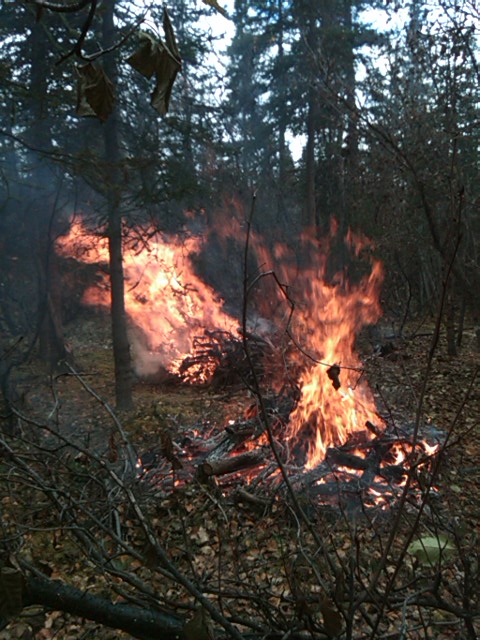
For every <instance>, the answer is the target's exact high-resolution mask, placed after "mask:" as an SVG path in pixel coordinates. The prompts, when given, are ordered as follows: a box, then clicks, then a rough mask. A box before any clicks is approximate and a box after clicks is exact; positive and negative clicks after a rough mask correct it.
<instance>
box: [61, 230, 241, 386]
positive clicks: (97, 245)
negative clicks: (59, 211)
mask: <svg viewBox="0 0 480 640" xmlns="http://www.w3.org/2000/svg"><path fill="white" fill-rule="evenodd" d="M144 236H145V237H148V242H141V241H140V240H139V239H137V240H136V241H135V240H132V239H128V240H126V241H125V243H124V249H123V268H124V277H125V308H126V311H127V314H128V316H129V317H130V318H131V320H132V322H133V323H134V326H132V327H131V328H130V341H131V346H132V352H133V356H134V364H135V369H136V372H137V373H138V374H139V375H141V376H149V375H153V374H155V373H157V372H158V370H159V368H160V367H163V368H165V369H168V370H169V371H171V372H173V373H176V372H177V371H178V368H179V366H180V364H181V362H182V360H183V358H184V357H185V356H186V355H187V354H189V353H191V351H192V349H193V340H194V338H195V336H198V335H202V334H203V332H204V331H205V330H209V329H222V330H225V331H231V332H236V331H237V328H238V322H237V321H236V320H235V319H234V318H232V317H230V316H229V315H228V314H226V313H225V312H224V311H223V309H222V300H221V299H220V298H219V296H218V295H217V294H216V293H215V292H214V290H213V289H212V288H211V287H209V286H208V285H207V284H205V283H204V282H202V281H201V279H200V278H199V277H198V276H197V275H196V274H195V270H194V266H193V264H192V260H191V256H192V255H193V254H196V253H198V252H199V251H200V249H201V246H202V242H201V239H200V238H198V237H187V238H184V239H179V238H177V237H169V236H166V235H162V234H161V233H159V232H155V231H153V230H145V231H144ZM56 249H57V252H58V253H59V254H60V255H63V256H66V257H71V256H74V257H75V258H76V259H78V260H80V261H82V262H85V263H90V264H93V263H98V264H102V263H104V264H108V241H107V239H106V238H105V237H102V236H99V235H96V234H94V233H92V232H89V231H88V230H87V229H86V228H85V226H84V225H83V224H82V223H81V222H78V221H74V222H73V223H72V226H71V229H70V231H69V233H68V234H67V235H66V236H62V237H60V238H58V240H57V245H56ZM83 302H85V304H88V305H96V306H102V307H109V306H110V286H109V282H108V278H107V276H106V275H104V276H103V277H102V280H101V282H97V283H96V285H95V286H93V287H90V288H89V289H87V290H86V291H85V293H84V296H83Z"/></svg>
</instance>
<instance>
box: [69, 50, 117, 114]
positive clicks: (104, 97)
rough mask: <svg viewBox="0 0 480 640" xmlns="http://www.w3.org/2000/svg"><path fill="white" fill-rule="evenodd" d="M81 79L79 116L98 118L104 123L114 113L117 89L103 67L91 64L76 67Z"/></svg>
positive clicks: (78, 99)
mask: <svg viewBox="0 0 480 640" xmlns="http://www.w3.org/2000/svg"><path fill="white" fill-rule="evenodd" d="M76 71H77V74H78V77H79V81H78V87H77V115H79V116H96V117H97V118H99V119H100V120H102V122H105V120H107V118H108V116H109V115H110V114H111V113H112V111H113V106H114V103H115V89H114V86H113V83H112V82H111V81H110V79H109V78H108V76H107V74H106V73H105V71H104V70H103V69H102V68H101V67H96V66H95V65H93V64H91V63H90V62H89V63H88V64H85V65H81V66H80V65H79V66H77V67H76Z"/></svg>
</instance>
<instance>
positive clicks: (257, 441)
mask: <svg viewBox="0 0 480 640" xmlns="http://www.w3.org/2000/svg"><path fill="white" fill-rule="evenodd" d="M238 231H239V230H238V229H237V231H236V234H234V237H235V236H236V237H239V234H238ZM223 233H224V234H225V233H226V232H225V229H224V230H223ZM250 241H251V246H252V251H253V252H254V254H255V256H256V260H257V265H258V269H257V271H256V272H255V274H254V275H253V276H252V278H251V280H252V281H254V282H255V284H256V285H257V287H256V289H257V295H256V297H255V298H254V299H253V300H248V301H244V304H247V303H248V304H252V306H254V308H255V313H254V314H250V315H249V321H248V323H247V324H246V325H243V326H242V324H241V322H239V320H238V318H237V317H235V315H234V314H230V313H227V312H226V311H225V308H224V303H223V300H222V298H221V297H220V296H219V295H218V294H217V293H216V292H215V290H214V289H213V287H211V286H210V285H209V284H207V283H205V282H204V281H203V280H202V278H201V277H200V276H199V275H198V273H197V270H196V268H195V264H194V258H195V256H198V255H199V253H200V252H201V251H202V249H203V248H204V247H205V246H206V243H208V238H207V237H206V236H205V235H202V236H195V235H187V236H185V237H183V238H181V239H180V238H179V237H178V236H175V237H170V236H167V235H164V234H161V233H159V232H158V231H154V230H152V229H145V230H144V231H143V233H142V234H141V236H140V235H139V236H138V237H132V236H129V237H128V238H126V239H125V243H124V273H125V282H126V287H125V291H126V294H125V295H126V299H125V303H126V310H127V313H128V316H129V319H130V339H131V344H132V352H133V356H134V363H135V370H136V373H137V375H138V376H139V377H141V378H144V379H150V380H152V379H153V380H159V379H161V380H165V379H166V377H167V376H169V377H170V379H171V380H176V381H178V382H180V381H181V382H184V383H185V382H187V383H190V384H192V383H194V384H209V385H215V384H216V385H217V386H218V385H220V384H222V385H223V386H228V385H230V384H233V382H234V381H236V382H238V381H239V380H241V381H242V382H243V383H245V384H246V385H247V386H250V387H251V386H252V385H251V382H252V376H254V377H255V378H256V381H257V382H259V383H260V386H261V388H262V393H264V397H263V404H264V407H265V406H266V407H267V409H268V411H267V413H268V420H269V423H270V425H271V432H272V433H273V434H274V437H275V439H276V442H277V447H278V450H279V451H280V455H281V458H282V460H283V464H284V465H285V467H286V468H287V469H288V472H289V475H290V477H291V478H292V482H293V484H294V485H295V486H296V487H297V488H299V489H301V490H302V491H307V492H308V494H309V495H310V496H312V497H315V498H317V499H318V500H319V501H321V502H323V503H325V502H328V503H335V504H339V502H341V501H342V500H344V499H346V498H348V500H350V502H352V501H353V503H360V502H361V504H362V505H365V504H367V505H373V504H377V505H378V504H380V505H381V506H384V505H386V504H388V503H389V502H390V501H391V499H392V497H394V496H395V494H396V493H398V491H399V490H401V488H402V486H403V484H404V483H405V480H406V477H407V473H408V469H409V465H411V464H412V461H414V464H415V465H417V467H418V466H419V465H423V464H428V462H429V460H430V459H431V456H432V455H433V454H434V452H435V446H436V443H435V442H431V443H430V444H427V443H425V442H420V443H417V442H416V437H414V435H413V431H412V429H411V428H409V427H408V426H405V425H402V426H399V425H392V424H387V423H386V422H385V421H384V420H383V419H382V418H381V417H380V415H379V412H378V410H377V407H376V404H375V399H374V395H373V393H372V391H371V389H370V387H369V386H368V382H367V380H366V376H365V375H364V369H363V365H362V362H361V360H360V358H359V356H358V354H357V353H356V350H355V342H356V338H357V336H358V334H359V332H360V331H361V330H362V328H363V327H365V326H367V325H371V324H375V323H376V322H377V321H378V320H379V318H380V317H381V307H380V303H379V296H380V288H381V284H382V280H383V271H382V265H381V263H380V262H379V261H378V260H376V259H375V257H374V256H373V252H372V246H371V243H370V242H369V241H368V240H367V239H366V238H365V237H363V236H360V235H355V234H353V233H352V232H349V233H348V234H347V237H346V238H345V239H344V241H343V247H342V249H343V251H344V253H345V255H347V254H348V256H349V259H348V260H346V261H345V262H344V265H343V268H342V269H335V268H333V264H332V260H331V251H330V248H331V245H332V244H333V243H335V242H336V243H337V244H338V230H337V228H336V225H335V224H332V227H331V230H330V234H329V236H328V237H327V238H325V239H324V240H322V241H318V240H316V239H312V238H311V237H309V236H308V235H305V236H304V237H303V238H302V240H301V242H300V245H299V246H297V247H296V249H295V251H294V250H293V249H292V248H290V247H288V246H287V245H285V244H277V245H275V246H274V247H273V249H272V248H269V247H267V245H266V243H265V242H264V241H263V240H262V239H261V238H259V237H258V236H256V235H255V234H253V233H252V235H251V238H250ZM57 252H58V253H59V254H60V255H62V256H64V257H68V258H73V259H75V260H77V261H80V262H83V263H88V264H97V265H99V266H100V267H101V266H102V265H105V264H107V263H108V245H107V241H106V239H105V238H104V237H102V236H98V235H95V234H93V233H92V232H89V231H88V230H87V229H86V228H85V226H84V225H83V224H82V223H81V222H79V221H75V222H74V223H72V225H71V229H70V231H69V233H68V234H67V235H65V236H63V237H61V238H59V239H58V241H57ZM298 256H300V257H301V259H300V260H299V259H298ZM345 265H348V268H347V267H346V266H345ZM83 302H84V303H85V304H86V305H94V306H99V307H104V308H108V307H109V305H110V293H109V287H108V278H107V276H106V274H105V271H102V270H101V269H100V270H99V275H98V280H97V281H96V282H95V284H93V285H92V286H90V287H89V288H88V289H87V290H86V291H85V292H84V295H83ZM246 350H247V351H248V355H249V357H248V358H247V357H246ZM252 362H254V366H253V370H252ZM258 400H259V398H257V401H256V402H255V403H254V404H253V405H252V407H251V408H250V410H249V411H248V412H247V413H246V414H245V415H244V416H242V417H241V418H239V419H235V420H232V421H231V422H230V424H228V425H227V426H225V427H224V428H222V429H220V430H219V431H218V430H217V431H216V432H215V430H213V431H212V429H209V430H208V429H207V430H205V429H203V430H202V431H203V432H202V433H191V434H186V435H185V436H184V438H183V440H182V441H181V442H180V443H178V442H177V443H175V444H173V443H172V442H168V443H167V444H166V443H165V442H162V443H161V444H160V445H159V447H158V448H157V449H156V450H155V451H153V452H148V454H145V455H143V456H142V457H141V458H140V459H139V462H138V470H137V471H138V476H139V478H142V479H143V480H145V481H147V480H148V482H150V483H152V481H154V483H155V484H156V486H157V487H162V488H163V489H165V488H166V487H167V486H168V485H169V484H172V483H178V482H184V481H187V480H188V478H189V477H191V476H192V475H193V474H195V475H197V476H198V477H200V478H201V479H203V480H206V479H212V478H217V479H218V478H221V479H222V480H221V481H222V484H223V486H226V485H228V484H229V483H233V484H237V485H238V484H239V482H241V481H244V482H250V481H251V480H252V479H255V482H256V483H258V482H259V481H260V480H266V479H269V482H271V483H275V482H279V473H278V464H277V463H276V462H275V461H274V460H273V457H272V451H271V447H270V446H269V444H268V441H267V437H266V433H265V424H264V422H265V420H264V418H265V413H264V414H263V415H259V408H258V407H259V402H258ZM207 431H210V433H207Z"/></svg>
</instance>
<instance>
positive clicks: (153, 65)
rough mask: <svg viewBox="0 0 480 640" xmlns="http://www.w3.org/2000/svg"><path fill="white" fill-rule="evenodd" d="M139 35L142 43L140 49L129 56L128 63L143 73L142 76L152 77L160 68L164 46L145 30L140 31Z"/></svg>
mask: <svg viewBox="0 0 480 640" xmlns="http://www.w3.org/2000/svg"><path fill="white" fill-rule="evenodd" d="M138 37H139V40H140V45H139V47H138V49H137V50H136V51H135V52H134V53H133V54H132V55H131V56H130V57H129V58H127V63H128V64H129V65H130V66H131V67H133V68H134V69H135V70H136V71H138V72H139V73H141V74H142V76H145V78H148V79H150V78H151V77H152V76H153V74H154V73H155V70H156V69H157V68H158V65H159V62H160V56H161V55H162V50H163V47H162V46H161V44H160V43H159V42H158V41H157V40H156V39H155V38H154V37H153V36H152V35H150V34H149V33H146V32H145V31H140V33H139V34H138Z"/></svg>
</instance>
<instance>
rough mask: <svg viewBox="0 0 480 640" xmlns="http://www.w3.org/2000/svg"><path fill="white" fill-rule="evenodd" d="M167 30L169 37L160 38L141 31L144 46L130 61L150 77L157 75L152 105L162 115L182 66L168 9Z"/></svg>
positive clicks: (166, 109)
mask: <svg viewBox="0 0 480 640" xmlns="http://www.w3.org/2000/svg"><path fill="white" fill-rule="evenodd" d="M163 29H164V31H165V40H166V42H165V43H163V42H162V41H161V40H157V39H156V38H155V37H154V36H152V35H150V34H149V33H144V32H141V33H140V39H141V44H140V47H139V48H138V49H137V50H136V51H135V53H133V54H132V55H131V56H130V57H129V58H128V60H127V62H128V64H129V65H131V66H132V67H133V68H134V69H136V70H137V71H138V72H139V73H141V74H142V75H143V76H145V77H146V78H149V79H150V78H151V77H152V76H153V75H155V78H156V85H155V89H154V90H153V93H152V97H151V105H152V107H153V108H154V109H156V110H157V111H158V113H159V114H160V115H162V116H163V115H165V114H166V113H167V111H168V106H169V103H170V95H171V93H172V87H173V83H174V82H175V78H176V77H177V73H178V72H179V71H180V69H181V68H182V62H181V59H180V53H179V51H178V48H177V43H176V40H175V34H174V31H173V27H172V24H171V22H170V18H169V17H168V13H167V10H166V9H165V8H164V10H163Z"/></svg>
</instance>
